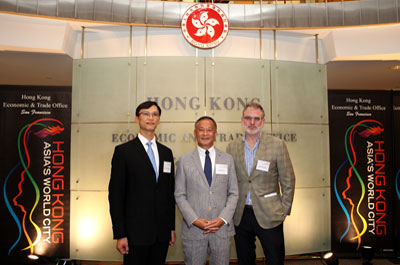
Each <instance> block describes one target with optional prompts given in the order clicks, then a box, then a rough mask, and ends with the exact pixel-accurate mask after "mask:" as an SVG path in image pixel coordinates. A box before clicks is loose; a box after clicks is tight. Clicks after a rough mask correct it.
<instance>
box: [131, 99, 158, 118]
mask: <svg viewBox="0 0 400 265" xmlns="http://www.w3.org/2000/svg"><path fill="white" fill-rule="evenodd" d="M151 106H156V107H157V109H158V114H160V116H161V108H160V106H158V104H157V102H155V101H150V100H149V101H145V102H143V103H141V104H140V105H139V106H137V108H136V116H139V112H140V111H141V110H142V109H148V108H151Z"/></svg>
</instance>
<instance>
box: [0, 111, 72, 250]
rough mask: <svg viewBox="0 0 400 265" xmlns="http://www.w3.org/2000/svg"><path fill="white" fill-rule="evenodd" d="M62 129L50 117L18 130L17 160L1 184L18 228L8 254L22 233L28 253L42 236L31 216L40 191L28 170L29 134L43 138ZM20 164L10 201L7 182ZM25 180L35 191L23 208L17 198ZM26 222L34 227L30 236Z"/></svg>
mask: <svg viewBox="0 0 400 265" xmlns="http://www.w3.org/2000/svg"><path fill="white" fill-rule="evenodd" d="M45 123H52V124H53V123H55V124H56V125H54V126H50V125H49V126H47V125H46V124H45ZM37 126H39V127H41V128H42V129H41V130H38V131H35V132H34V128H36V127H37ZM63 131H64V125H63V124H62V122H60V121H59V120H56V119H52V118H43V119H38V120H36V121H34V122H32V123H30V124H27V125H25V126H24V127H23V128H22V129H21V130H20V131H19V134H18V142H17V147H18V154H19V162H18V163H17V164H16V165H15V166H14V167H13V168H12V169H11V171H10V172H9V173H8V175H7V176H6V178H5V181H4V185H3V197H4V201H5V204H6V206H7V209H8V211H9V212H10V214H11V216H12V218H13V220H14V222H15V224H16V226H17V228H18V236H17V239H16V240H15V242H14V243H13V244H12V246H11V247H10V248H9V250H8V254H9V255H10V254H11V252H12V251H13V250H14V249H15V247H16V246H17V245H18V243H19V242H20V241H21V238H22V233H23V235H24V236H25V238H26V241H27V244H28V245H27V246H26V247H25V248H23V249H22V250H28V249H29V251H30V254H33V253H34V246H35V245H37V244H38V243H39V241H40V239H41V236H42V232H41V229H40V227H39V226H38V225H37V224H36V223H35V222H34V220H33V218H32V216H33V213H34V211H35V209H36V207H37V205H38V203H39V197H40V191H39V187H38V185H37V183H36V181H35V179H34V177H33V176H32V174H31V172H30V171H29V168H30V166H31V155H30V153H29V149H28V141H29V137H30V136H31V134H32V132H33V135H35V136H36V137H39V138H41V139H44V138H46V137H48V136H53V135H56V134H60V133H62V132H63ZM21 145H22V146H21ZM20 166H22V167H23V170H22V172H21V173H20V174H19V181H18V185H17V188H18V194H17V195H16V196H14V197H13V198H12V200H11V202H10V200H9V198H8V194H7V183H8V181H9V179H10V178H11V177H12V176H17V175H15V174H13V173H14V171H16V170H17V169H18V168H19V167H20ZM26 176H27V177H28V179H26ZM27 180H29V182H30V184H31V186H32V187H33V189H34V192H35V201H34V203H33V206H32V207H31V208H30V209H25V206H24V205H23V204H22V203H21V202H19V198H20V197H21V196H22V195H23V193H24V191H23V187H22V185H23V183H24V182H26V181H27ZM18 210H19V212H20V213H19V214H17V212H16V211H18ZM21 215H22V217H19V216H21ZM27 222H29V223H30V224H31V225H32V226H33V227H34V229H35V232H36V235H34V236H32V235H30V234H29V233H28V230H27ZM33 238H34V239H33Z"/></svg>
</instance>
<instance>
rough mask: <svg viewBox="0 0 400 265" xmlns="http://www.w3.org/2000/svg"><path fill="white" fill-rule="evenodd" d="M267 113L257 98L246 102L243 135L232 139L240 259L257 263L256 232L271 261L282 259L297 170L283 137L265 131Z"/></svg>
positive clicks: (280, 264)
mask: <svg viewBox="0 0 400 265" xmlns="http://www.w3.org/2000/svg"><path fill="white" fill-rule="evenodd" d="M264 116H265V114H264V110H263V108H262V106H261V105H260V104H258V103H255V102H251V103H248V104H247V105H246V106H245V108H244V110H243V116H242V120H241V123H242V125H243V127H244V129H245V135H244V136H243V138H238V139H236V140H235V141H233V142H232V143H230V144H229V145H228V148H227V152H228V153H230V154H231V155H232V156H233V159H234V161H235V166H236V173H237V178H238V186H239V201H238V205H237V208H236V211H235V215H234V222H235V230H236V235H235V245H236V253H237V256H238V260H239V264H241V265H249V264H255V259H256V253H255V249H256V246H255V237H256V236H257V237H258V238H259V239H260V242H261V245H262V247H263V250H264V255H265V257H266V259H267V264H268V265H283V261H284V258H285V244H284V236H283V221H284V220H285V218H286V216H288V215H289V214H290V210H291V208H292V202H293V195H294V187H295V176H294V172H293V167H292V163H291V161H290V158H289V154H288V151H287V149H286V145H285V143H284V142H283V141H282V140H280V139H279V138H276V137H273V136H270V135H266V134H264V133H262V128H263V127H264V124H265V117H264Z"/></svg>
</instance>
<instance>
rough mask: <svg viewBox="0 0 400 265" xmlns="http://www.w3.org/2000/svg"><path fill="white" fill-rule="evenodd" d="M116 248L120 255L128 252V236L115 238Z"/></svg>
mask: <svg viewBox="0 0 400 265" xmlns="http://www.w3.org/2000/svg"><path fill="white" fill-rule="evenodd" d="M117 250H118V251H119V253H121V254H122V255H125V254H128V253H129V246H128V238H127V237H123V238H120V239H118V240H117Z"/></svg>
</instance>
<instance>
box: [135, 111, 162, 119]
mask: <svg viewBox="0 0 400 265" xmlns="http://www.w3.org/2000/svg"><path fill="white" fill-rule="evenodd" d="M139 115H143V116H144V117H146V118H150V117H155V118H158V117H160V113H158V112H153V113H150V112H148V111H143V112H141V113H139Z"/></svg>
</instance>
